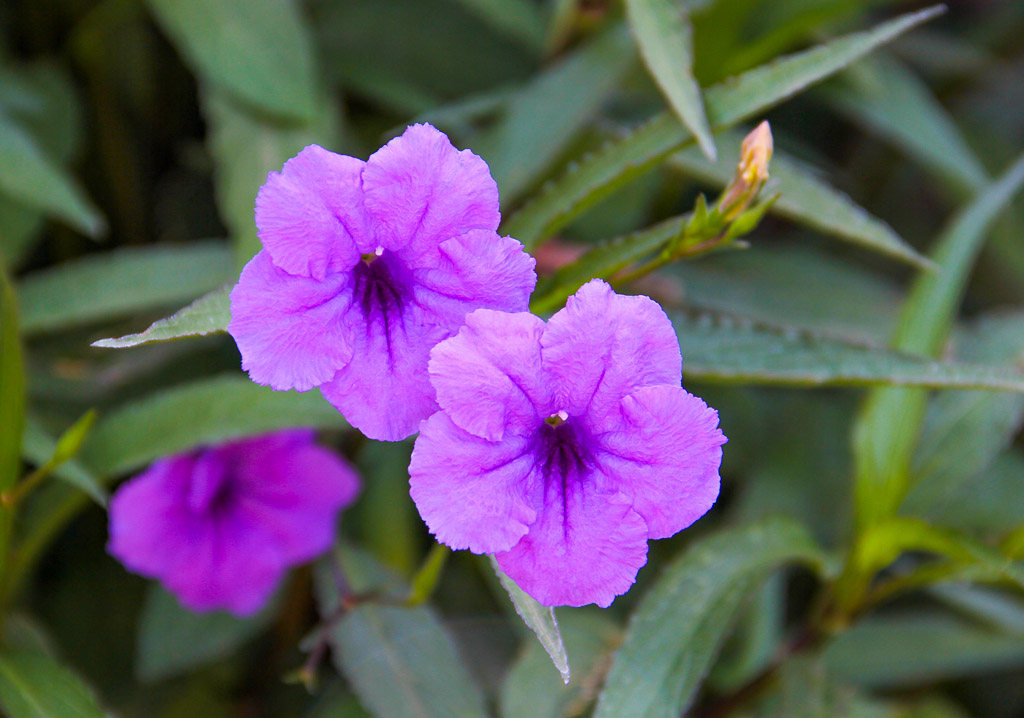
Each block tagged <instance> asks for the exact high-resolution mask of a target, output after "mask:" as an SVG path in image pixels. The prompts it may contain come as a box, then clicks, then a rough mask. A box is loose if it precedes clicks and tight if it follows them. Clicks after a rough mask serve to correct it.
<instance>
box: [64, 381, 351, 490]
mask: <svg viewBox="0 0 1024 718" xmlns="http://www.w3.org/2000/svg"><path fill="white" fill-rule="evenodd" d="M346 426H347V425H346V423H345V420H344V419H343V418H342V416H341V414H339V413H338V411H337V409H335V408H334V407H332V406H331V405H330V404H328V403H327V402H326V401H325V400H324V398H323V397H322V396H320V393H319V392H307V393H305V394H299V393H296V392H275V391H272V390H271V389H270V388H269V387H265V386H259V385H258V384H254V383H252V382H251V381H249V380H248V379H247V378H246V377H244V376H240V375H235V374H230V375H224V376H219V377H214V378H211V379H200V380H197V381H194V382H191V383H188V384H184V385H181V386H176V387H174V388H171V389H167V390H164V391H160V392H157V393H154V394H150V395H149V396H147V397H145V398H144V399H140V400H139V401H136V402H133V403H131V404H127V405H124V406H122V407H120V408H119V409H116V410H114V411H111V412H110V413H109V414H107V415H106V416H105V417H103V419H101V420H100V422H99V423H98V424H97V426H96V428H95V429H94V430H93V434H92V438H91V439H90V441H89V443H88V444H86V446H85V450H84V451H83V452H82V456H81V459H82V463H83V464H85V465H86V466H87V467H89V468H90V469H91V470H92V471H94V472H95V473H96V474H98V475H99V476H109V475H111V474H120V473H123V472H126V471H130V470H132V469H137V468H139V467H142V466H145V465H146V464H148V463H149V462H151V461H152V460H153V459H156V458H158V457H161V456H168V455H170V454H175V453H178V452H181V451H184V450H186V449H190V448H192V447H195V446H198V445H201V444H216V443H219V442H222V441H227V440H229V439H236V438H239V437H243V436H251V435H253V434H261V433H264V432H269V431H275V430H278V429H286V428H291V427H316V428H339V429H340V428H344V427H346Z"/></svg>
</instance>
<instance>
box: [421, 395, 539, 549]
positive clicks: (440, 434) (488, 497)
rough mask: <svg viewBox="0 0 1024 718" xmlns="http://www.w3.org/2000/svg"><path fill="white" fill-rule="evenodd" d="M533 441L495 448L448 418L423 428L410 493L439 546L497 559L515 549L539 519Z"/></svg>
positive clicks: (512, 439) (437, 417)
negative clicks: (493, 555) (491, 556)
mask: <svg viewBox="0 0 1024 718" xmlns="http://www.w3.org/2000/svg"><path fill="white" fill-rule="evenodd" d="M531 443H532V442H531V440H530V439H529V438H527V437H521V436H509V437H508V438H506V440H505V441H500V442H492V441H486V440H484V439H480V438H479V437H476V436H473V435H472V434H469V433H468V432H465V431H463V430H462V429H460V428H459V427H458V426H456V425H455V424H453V423H452V421H451V419H449V418H448V417H447V416H446V415H445V414H444V413H443V412H437V413H436V414H434V415H433V416H432V417H430V418H429V419H428V420H427V421H425V422H424V423H423V426H422V428H421V430H420V435H419V437H418V438H417V439H416V448H415V449H414V450H413V453H412V462H411V463H410V465H409V493H410V494H411V495H412V499H413V501H414V502H415V503H416V508H417V509H419V512H420V516H422V517H423V520H424V521H426V523H427V526H428V527H429V528H430V532H431V533H433V534H434V535H435V536H436V537H437V540H438V541H440V542H441V543H444V544H447V545H448V546H451V547H452V548H455V549H461V548H468V549H470V550H471V551H474V552H476V553H493V552H495V551H502V550H505V549H507V548H510V547H511V546H513V545H514V544H515V543H516V542H517V541H518V540H519V539H520V538H521V537H522V536H523V535H524V534H525V533H526V531H527V528H528V527H529V525H530V524H531V523H533V521H534V519H535V518H536V516H537V512H536V510H535V509H534V504H535V503H536V499H537V498H539V497H532V496H531V492H535V491H536V490H537V488H538V487H539V484H538V483H537V481H538V479H539V477H538V476H536V469H535V466H534V463H535V459H534V455H533V453H532V446H531Z"/></svg>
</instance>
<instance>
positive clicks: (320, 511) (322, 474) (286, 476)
mask: <svg viewBox="0 0 1024 718" xmlns="http://www.w3.org/2000/svg"><path fill="white" fill-rule="evenodd" d="M237 471H238V475H239V479H240V485H239V486H238V487H237V490H238V491H239V497H240V502H239V507H238V510H239V511H240V512H242V514H243V517H244V520H246V521H249V522H251V523H252V524H253V525H256V526H261V527H262V528H263V530H265V531H267V532H268V533H269V534H271V535H272V536H273V539H274V544H275V546H276V547H277V549H278V551H279V552H280V554H281V557H282V559H283V560H284V561H286V562H288V563H289V564H293V563H301V562H303V561H307V560H309V559H311V558H314V557H315V556H318V555H320V554H321V553H323V552H324V551H326V550H327V549H328V548H329V547H330V546H331V544H332V543H333V541H334V533H335V524H336V522H337V516H338V512H339V511H340V510H341V509H343V508H344V507H346V506H348V505H349V504H351V503H352V502H353V501H354V500H355V497H356V495H357V494H358V493H359V477H358V476H357V475H356V473H355V472H354V471H353V470H352V468H351V467H350V466H349V465H348V464H347V463H346V462H344V461H342V460H341V459H340V458H338V456H337V455H335V454H334V453H332V452H330V451H327V450H326V449H322V448H320V447H319V446H315V445H313V444H308V445H305V446H301V445H294V446H285V447H283V448H274V449H273V450H270V451H266V452H251V453H248V454H247V455H246V456H245V457H244V459H243V460H242V461H241V462H240V463H239V466H238V469H237Z"/></svg>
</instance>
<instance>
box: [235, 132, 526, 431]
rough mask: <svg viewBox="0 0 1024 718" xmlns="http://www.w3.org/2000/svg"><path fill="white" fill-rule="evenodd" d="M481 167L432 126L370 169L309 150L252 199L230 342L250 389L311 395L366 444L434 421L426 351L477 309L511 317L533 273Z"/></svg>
mask: <svg viewBox="0 0 1024 718" xmlns="http://www.w3.org/2000/svg"><path fill="white" fill-rule="evenodd" d="M499 219H500V215H499V213H498V188H497V186H496V185H495V183H494V180H493V179H492V178H491V175H490V172H489V170H488V168H487V164H486V163H485V162H484V161H483V160H482V159H480V158H479V157H477V156H476V155H474V154H473V153H472V152H469V151H468V150H463V151H462V152H460V151H458V150H456V149H455V148H454V147H452V145H451V143H450V142H449V141H448V138H447V137H446V136H445V135H444V134H443V133H441V132H439V131H438V130H436V129H434V128H433V127H431V126H430V125H412V126H411V127H409V128H408V129H407V130H406V131H405V134H403V135H402V136H401V137H398V138H395V139H393V140H391V141H390V142H389V143H388V144H386V145H385V146H384V147H382V148H381V149H379V150H378V151H377V152H375V153H374V154H373V155H372V156H371V157H370V159H369V160H368V161H366V162H363V161H361V160H358V159H356V158H354V157H347V156H344V155H337V154H334V153H332V152H328V151H327V150H325V149H323V148H322V147H318V146H316V145H310V146H309V147H307V148H306V149H304V150H302V152H300V153H299V154H298V156H296V157H294V158H292V159H290V160H288V162H286V163H285V165H284V169H282V170H281V172H280V173H276V172H271V173H270V175H269V177H268V178H267V183H266V184H265V185H263V187H262V188H260V191H259V195H258V196H257V197H256V225H257V227H258V228H259V236H260V239H261V240H262V242H263V247H264V249H263V251H261V252H260V253H259V254H257V255H256V256H255V257H254V258H253V259H252V261H250V262H249V264H247V265H246V267H245V269H243V270H242V276H241V278H240V279H239V282H238V286H236V287H235V289H234V290H233V291H232V292H231V323H230V325H229V327H228V331H229V332H231V334H232V336H234V338H235V341H236V342H237V343H238V348H239V350H240V351H241V353H242V367H243V368H244V369H246V370H247V371H248V372H249V376H250V377H251V378H252V380H253V381H255V382H257V383H259V384H269V385H270V386H272V387H273V388H275V389H298V390H299V391H306V390H308V389H311V388H313V387H317V386H318V387H320V389H321V391H322V392H323V395H324V396H325V397H326V398H327V400H328V401H330V402H331V403H332V404H333V405H334V406H335V407H337V408H338V410H339V411H340V412H341V413H342V414H344V415H345V417H346V418H347V419H348V420H349V422H350V423H351V424H352V425H353V426H355V427H357V428H358V429H360V430H361V431H362V432H363V433H364V434H366V435H367V436H369V437H371V438H373V439H384V440H389V441H395V440H399V439H403V438H405V437H407V436H409V435H410V434H413V433H415V431H416V428H417V426H418V425H419V423H420V421H421V420H423V419H425V418H427V417H428V416H430V415H431V414H432V413H434V412H435V411H437V403H436V401H435V399H434V390H433V388H432V387H431V385H430V380H429V378H428V376H427V360H428V358H429V353H430V349H431V347H433V346H434V345H435V344H437V343H438V342H439V341H441V340H442V339H446V338H447V337H450V336H452V335H453V334H455V332H456V331H458V329H459V327H461V326H462V323H463V320H464V319H465V316H466V314H468V313H469V312H471V311H473V310H474V309H478V308H487V309H498V310H503V311H523V310H525V309H526V308H527V303H528V301H529V296H530V293H531V292H532V291H533V287H534V285H535V284H536V281H537V277H536V274H535V273H534V261H533V258H532V257H530V256H529V255H528V254H526V252H524V251H523V248H522V245H520V244H519V242H517V241H515V240H514V239H511V238H509V237H500V236H498V234H497V233H496V232H495V230H496V229H497V228H498V221H499Z"/></svg>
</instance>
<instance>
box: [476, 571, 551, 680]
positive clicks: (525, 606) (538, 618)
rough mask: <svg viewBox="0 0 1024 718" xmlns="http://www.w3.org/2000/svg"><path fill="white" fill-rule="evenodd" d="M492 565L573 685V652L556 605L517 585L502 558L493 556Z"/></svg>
mask: <svg viewBox="0 0 1024 718" xmlns="http://www.w3.org/2000/svg"><path fill="white" fill-rule="evenodd" d="M490 558H491V567H492V568H493V569H494V573H495V574H496V575H497V576H498V580H499V581H500V582H501V585H502V588H504V589H505V591H506V592H508V597H509V599H511V601H512V606H513V607H514V608H515V609H516V613H517V614H518V615H519V617H520V618H521V619H523V623H525V624H526V625H527V626H529V627H530V630H531V631H533V632H534V633H535V634H536V635H537V640H539V641H540V645H541V646H543V647H544V650H545V651H546V652H547V654H548V656H549V657H550V658H551V662H552V663H554V664H555V668H557V669H558V672H559V673H560V674H561V676H562V683H564V684H565V685H569V678H570V671H569V656H568V655H567V654H566V652H565V643H563V642H562V634H561V632H560V631H559V630H558V619H557V618H555V609H553V608H550V607H548V606H542V605H540V604H539V603H538V602H537V601H536V600H535V599H534V598H533V597H532V596H530V595H529V594H527V593H526V592H525V591H524V590H523V589H521V588H519V586H518V585H516V582H515V581H513V580H512V579H511V578H509V577H508V575H507V574H506V573H505V572H504V571H502V570H501V567H500V566H498V561H497V560H496V559H495V558H494V557H493V556H491V557H490Z"/></svg>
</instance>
